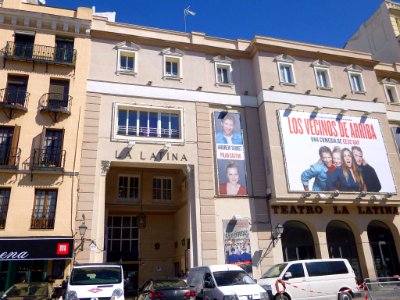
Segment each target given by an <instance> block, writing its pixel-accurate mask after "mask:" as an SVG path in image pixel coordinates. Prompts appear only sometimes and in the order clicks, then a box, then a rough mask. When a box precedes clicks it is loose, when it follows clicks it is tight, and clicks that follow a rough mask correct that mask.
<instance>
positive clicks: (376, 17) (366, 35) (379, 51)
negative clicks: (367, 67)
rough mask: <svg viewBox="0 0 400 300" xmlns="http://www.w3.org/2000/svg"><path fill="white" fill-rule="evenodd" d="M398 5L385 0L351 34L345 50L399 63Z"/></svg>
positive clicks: (399, 10)
mask: <svg viewBox="0 0 400 300" xmlns="http://www.w3.org/2000/svg"><path fill="white" fill-rule="evenodd" d="M399 37H400V3H399V2H398V1H391V0H385V1H382V4H381V5H380V6H379V8H378V9H377V11H376V12H374V13H373V14H372V16H371V17H369V18H368V19H367V20H366V21H365V22H364V23H363V24H361V25H360V27H359V28H358V29H357V31H356V32H355V33H354V34H353V36H352V37H351V38H350V39H349V40H348V41H347V43H346V45H345V46H344V48H345V49H349V50H358V51H364V52H369V53H372V58H373V59H376V60H379V61H382V62H386V63H397V62H399V61H400V46H399Z"/></svg>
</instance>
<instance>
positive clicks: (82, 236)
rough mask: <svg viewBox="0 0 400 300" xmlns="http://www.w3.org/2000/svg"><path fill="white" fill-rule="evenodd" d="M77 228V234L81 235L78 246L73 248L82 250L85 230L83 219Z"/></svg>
mask: <svg viewBox="0 0 400 300" xmlns="http://www.w3.org/2000/svg"><path fill="white" fill-rule="evenodd" d="M78 229H79V235H80V236H81V243H80V244H79V245H78V247H76V248H75V250H78V249H79V250H80V251H83V245H84V243H85V233H86V230H87V226H86V224H85V221H83V222H82V224H81V225H79V227H78Z"/></svg>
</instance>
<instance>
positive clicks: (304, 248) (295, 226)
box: [282, 221, 316, 261]
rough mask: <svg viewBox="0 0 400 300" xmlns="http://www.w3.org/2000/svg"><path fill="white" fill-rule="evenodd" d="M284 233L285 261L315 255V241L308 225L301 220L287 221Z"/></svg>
mask: <svg viewBox="0 0 400 300" xmlns="http://www.w3.org/2000/svg"><path fill="white" fill-rule="evenodd" d="M283 228H284V231H283V234H282V250H283V257H284V260H285V261H292V260H298V259H309V258H316V257H315V248H314V241H313V238H312V235H311V232H310V230H309V229H308V227H307V226H306V225H305V224H304V223H301V222H299V221H287V222H286V223H285V224H284V226H283Z"/></svg>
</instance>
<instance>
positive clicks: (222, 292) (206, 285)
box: [187, 265, 268, 300]
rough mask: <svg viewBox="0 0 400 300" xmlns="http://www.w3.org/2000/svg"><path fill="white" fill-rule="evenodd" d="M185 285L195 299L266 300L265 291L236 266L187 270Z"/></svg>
mask: <svg viewBox="0 0 400 300" xmlns="http://www.w3.org/2000/svg"><path fill="white" fill-rule="evenodd" d="M187 283H188V284H189V286H190V287H191V288H193V289H194V290H195V291H196V299H204V300H214V299H216V300H228V299H229V300H235V299H253V300H258V299H260V300H267V299H268V296H267V293H266V291H265V290H264V289H263V288H262V287H260V286H259V285H257V284H256V282H255V281H254V280H253V279H252V278H251V277H250V276H249V275H248V274H247V273H246V272H245V271H244V270H243V269H242V268H240V267H239V266H236V265H210V266H204V267H196V268H192V269H190V270H189V275H188V278H187Z"/></svg>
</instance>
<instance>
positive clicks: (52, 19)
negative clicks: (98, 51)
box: [0, 7, 91, 37]
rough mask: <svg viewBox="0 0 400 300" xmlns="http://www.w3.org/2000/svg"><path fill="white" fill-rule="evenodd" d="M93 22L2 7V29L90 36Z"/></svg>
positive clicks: (0, 15)
mask: <svg viewBox="0 0 400 300" xmlns="http://www.w3.org/2000/svg"><path fill="white" fill-rule="evenodd" d="M90 26H91V20H88V19H80V18H76V17H73V16H63V15H61V16H60V15H53V14H48V13H42V12H33V11H26V10H20V9H12V8H2V7H0V27H5V28H11V29H22V28H23V29H25V30H26V29H29V30H32V31H51V32H55V33H57V34H62V35H75V36H76V35H81V36H87V37H89V36H90Z"/></svg>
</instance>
